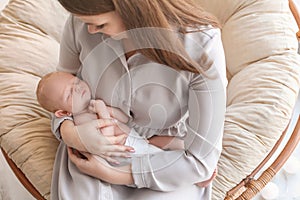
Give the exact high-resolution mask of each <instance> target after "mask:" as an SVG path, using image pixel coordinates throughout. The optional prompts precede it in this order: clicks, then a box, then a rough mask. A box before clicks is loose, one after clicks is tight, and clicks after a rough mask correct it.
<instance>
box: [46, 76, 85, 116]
mask: <svg viewBox="0 0 300 200" xmlns="http://www.w3.org/2000/svg"><path fill="white" fill-rule="evenodd" d="M50 88H52V89H48V91H49V93H52V96H53V97H54V98H55V99H56V101H55V102H56V103H57V104H58V105H59V107H60V108H61V109H62V110H66V111H68V112H71V113H73V114H76V113H80V112H81V111H83V110H84V109H86V108H87V107H88V105H89V103H90V100H91V92H90V88H89V86H88V85H87V83H86V82H84V81H82V80H80V79H79V78H77V77H76V76H73V75H72V74H67V73H63V74H57V75H55V77H53V79H52V81H51V87H50ZM53 94H54V95H53Z"/></svg>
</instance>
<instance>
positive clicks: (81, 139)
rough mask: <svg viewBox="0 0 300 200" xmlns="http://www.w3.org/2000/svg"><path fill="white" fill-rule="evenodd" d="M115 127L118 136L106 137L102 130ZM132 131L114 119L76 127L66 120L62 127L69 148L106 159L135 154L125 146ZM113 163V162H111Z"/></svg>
mask: <svg viewBox="0 0 300 200" xmlns="http://www.w3.org/2000/svg"><path fill="white" fill-rule="evenodd" d="M107 126H114V127H115V128H114V129H115V131H116V132H117V133H118V135H117V136H104V135H103V134H101V132H100V129H101V128H104V127H107ZM129 131H130V129H129V128H128V127H127V126H126V125H124V124H123V123H121V122H116V121H115V120H112V119H98V120H93V121H91V122H88V123H84V124H82V125H78V126H75V125H74V123H73V122H72V121H70V120H65V121H64V122H63V123H62V125H61V135H62V139H63V141H64V142H65V143H66V145H67V146H70V147H73V148H75V149H78V150H80V151H85V152H86V151H88V152H90V153H92V154H96V155H99V156H102V157H104V158H107V157H110V156H121V157H128V156H130V155H129V153H128V152H134V149H133V148H132V147H129V146H124V145H123V144H124V143H125V140H126V138H127V135H128V133H129ZM110 161H111V160H110Z"/></svg>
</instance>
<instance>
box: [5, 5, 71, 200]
mask: <svg viewBox="0 0 300 200" xmlns="http://www.w3.org/2000/svg"><path fill="white" fill-rule="evenodd" d="M66 16H67V13H66V12H65V11H64V10H63V8H62V7H61V6H60V5H59V3H58V1H53V0H42V1H41V0H30V1H29V0H11V1H10V2H9V4H8V6H7V7H6V8H5V10H4V11H3V13H2V14H1V16H0V80H1V83H0V97H1V98H0V114H1V117H0V124H1V126H0V136H1V137H0V145H1V147H3V149H4V150H5V151H6V152H7V153H8V155H9V156H10V157H11V158H12V159H13V161H14V162H15V163H16V165H17V166H18V167H19V168H20V169H22V171H23V172H24V173H25V175H26V177H27V178H28V179H29V180H30V181H31V182H32V183H33V185H34V186H35V187H36V188H37V189H38V191H40V193H41V194H42V195H43V196H44V197H45V198H47V199H49V194H50V193H49V188H50V183H51V175H52V166H53V161H54V157H55V152H56V148H57V145H58V141H57V140H56V138H54V136H53V134H52V133H51V131H50V120H49V118H50V115H49V113H48V112H46V111H44V110H43V109H42V108H41V107H40V106H39V105H38V103H37V101H36V96H35V89H36V84H37V82H38V81H39V79H40V77H41V76H43V75H45V74H46V73H49V72H51V71H53V70H55V67H56V64H57V62H58V50H59V43H58V41H59V36H60V33H61V30H62V27H63V24H64V21H65V19H66Z"/></svg>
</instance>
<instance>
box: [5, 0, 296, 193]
mask: <svg viewBox="0 0 300 200" xmlns="http://www.w3.org/2000/svg"><path fill="white" fill-rule="evenodd" d="M196 1H198V2H199V3H200V4H202V5H203V6H204V7H205V8H206V9H207V10H209V11H211V12H212V13H214V14H215V15H216V16H217V17H218V18H219V19H220V21H221V23H222V24H223V30H222V33H223V34H222V37H223V42H224V48H225V53H226V59H227V71H228V78H229V85H228V103H227V104H228V107H227V114H226V122H225V133H224V143H223V146H224V148H223V153H222V156H221V160H220V162H219V175H218V177H217V178H216V181H215V182H214V191H213V192H214V194H213V195H214V197H213V199H222V198H223V197H224V195H225V192H226V191H227V190H229V189H230V188H232V187H233V186H234V185H235V184H236V183H237V182H239V181H240V180H241V179H242V178H244V177H245V175H247V174H249V173H250V172H251V171H252V170H253V168H254V167H255V166H256V165H257V164H258V163H259V162H260V161H261V160H262V159H263V157H264V156H265V155H266V153H267V152H268V151H269V150H270V149H271V147H272V145H273V144H274V143H275V142H276V140H277V138H278V137H279V136H280V134H281V132H282V131H283V130H284V128H285V126H286V125H287V123H288V120H289V118H290V116H291V112H292V109H293V106H294V104H295V100H296V95H297V92H298V89H299V80H298V78H299V74H300V72H299V66H298V63H299V62H300V60H299V56H298V55H297V53H296V49H297V41H296V38H295V32H296V29H295V24H294V21H293V18H292V15H291V14H290V12H289V9H288V2H287V1H286V0H277V1H273V0H260V1H257V0H230V1H229V0H223V1H219V0H196ZM66 17H67V13H66V12H65V11H64V9H63V8H62V7H61V6H60V5H59V4H58V2H57V1H56V0H11V1H10V3H9V5H8V7H6V8H5V10H4V12H3V13H2V14H1V16H0V49H1V51H0V80H1V84H0V97H1V98H0V109H1V110H0V112H1V118H0V124H1V126H0V136H1V137H0V145H1V147H3V148H4V150H5V151H6V152H8V154H9V156H10V157H11V158H12V159H13V160H14V161H15V162H16V164H17V166H18V167H19V168H21V169H22V170H23V172H24V173H25V175H26V176H27V177H28V178H29V180H30V181H31V182H32V183H33V185H34V186H35V187H36V188H37V189H38V190H39V191H40V193H41V194H42V195H43V196H44V197H45V198H47V199H49V191H50V182H51V174H52V166H53V161H54V157H55V151H56V147H57V145H58V141H57V140H56V139H55V138H54V136H53V135H52V133H51V132H50V120H49V118H50V115H49V113H48V112H46V111H44V110H43V109H41V108H40V106H39V105H38V104H37V102H36V97H35V88H36V84H37V82H38V80H39V78H40V77H41V76H43V75H44V74H46V73H48V72H50V71H53V70H55V66H56V64H57V60H58V49H59V43H58V41H59V38H60V33H61V30H62V27H63V24H64V21H65V19H66Z"/></svg>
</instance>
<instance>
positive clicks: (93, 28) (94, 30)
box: [87, 25, 100, 34]
mask: <svg viewBox="0 0 300 200" xmlns="http://www.w3.org/2000/svg"><path fill="white" fill-rule="evenodd" d="M87 29H88V32H89V33H90V34H95V33H99V32H100V31H99V30H98V29H97V26H95V25H87Z"/></svg>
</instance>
